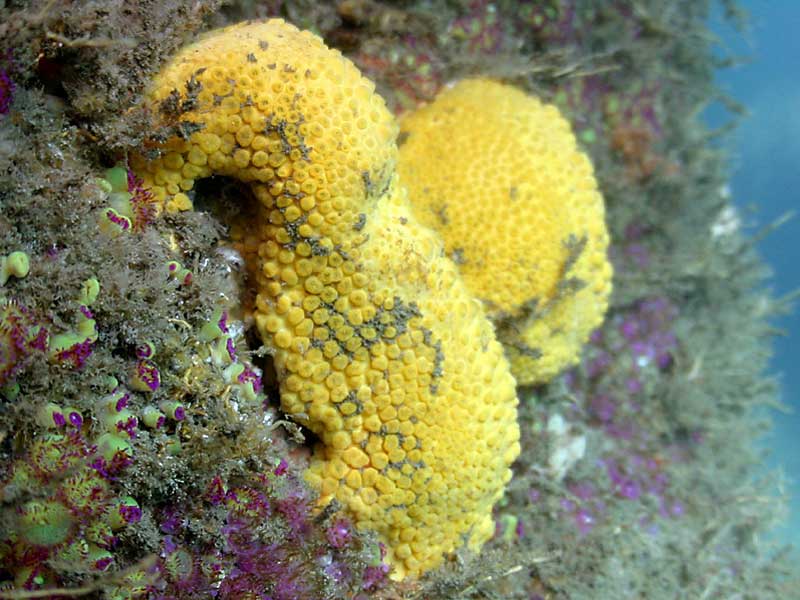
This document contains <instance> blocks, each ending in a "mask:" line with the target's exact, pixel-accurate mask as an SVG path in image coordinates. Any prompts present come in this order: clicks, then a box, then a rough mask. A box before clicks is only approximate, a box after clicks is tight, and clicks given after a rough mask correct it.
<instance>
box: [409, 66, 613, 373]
mask: <svg viewBox="0 0 800 600" xmlns="http://www.w3.org/2000/svg"><path fill="white" fill-rule="evenodd" d="M401 140H402V143H401V145H400V161H399V165H398V171H399V173H400V176H401V178H402V180H403V181H404V182H405V183H406V185H407V186H408V190H409V195H410V198H411V200H412V204H413V210H414V213H415V215H416V216H417V218H418V219H419V220H420V221H421V222H422V223H423V224H425V225H428V226H430V227H433V228H435V229H436V230H437V231H438V232H439V233H440V234H441V235H442V237H443V238H444V243H445V248H446V250H447V253H448V255H449V256H450V257H451V258H452V259H453V260H454V261H455V262H456V263H458V265H459V267H460V271H461V274H462V275H463V277H464V279H465V281H466V283H467V286H468V287H469V288H470V290H472V292H473V293H474V294H475V295H476V296H477V297H479V298H480V299H482V300H483V301H484V303H485V305H486V307H487V310H488V312H489V314H490V316H491V317H492V319H493V320H494V321H495V324H496V326H497V328H498V336H499V338H500V340H501V341H502V342H503V344H504V345H505V347H506V352H507V354H508V357H509V359H510V361H511V366H512V372H513V373H514V375H515V377H516V378H517V380H518V381H519V383H522V384H531V383H540V382H544V381H547V380H548V379H550V378H551V377H553V376H554V375H556V374H557V373H558V372H559V371H560V370H562V369H563V368H565V367H567V366H570V365H572V364H574V363H575V362H576V361H577V360H578V356H579V352H580V348H581V346H582V345H583V344H584V343H585V341H586V340H587V339H588V336H589V334H590V333H591V331H592V330H593V329H594V328H595V327H597V326H598V325H600V323H601V322H602V319H603V315H604V314H605V311H606V307H607V304H608V297H609V294H610V291H611V275H612V270H611V265H610V263H609V261H608V260H607V258H606V249H607V246H608V234H607V231H606V226H605V220H604V206H603V199H602V197H601V195H600V193H599V192H598V191H597V184H596V182H595V179H594V174H593V170H592V165H591V163H590V161H589V159H588V158H587V157H586V155H585V154H583V152H581V151H580V149H579V148H578V146H577V142H576V140H575V136H574V135H573V134H572V131H571V129H570V126H569V123H568V122H567V121H566V120H565V119H564V118H563V117H562V116H561V114H560V113H559V112H558V109H556V108H555V107H554V106H550V105H546V104H543V103H542V102H540V101H539V100H538V99H536V98H534V97H530V96H528V95H526V94H525V93H524V92H522V91H520V90H518V89H516V88H514V87H511V86H507V85H503V84H500V83H497V82H494V81H490V80H486V79H471V80H465V81H461V82H460V83H458V84H456V85H455V86H453V87H451V88H450V89H446V90H445V91H443V92H442V93H441V94H440V95H439V96H438V97H437V98H436V100H435V101H434V102H433V103H432V104H430V105H428V106H425V107H423V108H421V109H419V110H417V111H416V112H414V113H410V114H408V115H407V116H405V117H404V119H403V120H402V122H401Z"/></svg>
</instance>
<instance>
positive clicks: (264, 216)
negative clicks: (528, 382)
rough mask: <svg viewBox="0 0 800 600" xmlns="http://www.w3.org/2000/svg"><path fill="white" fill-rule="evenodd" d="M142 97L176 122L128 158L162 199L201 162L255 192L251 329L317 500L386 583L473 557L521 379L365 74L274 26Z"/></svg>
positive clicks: (514, 437) (246, 241)
mask: <svg viewBox="0 0 800 600" xmlns="http://www.w3.org/2000/svg"><path fill="white" fill-rule="evenodd" d="M151 106H152V107H153V110H154V112H156V113H157V114H159V115H160V116H161V118H162V119H163V121H164V123H165V125H169V126H171V127H173V128H177V131H178V132H180V131H184V132H187V135H186V136H185V139H182V138H181V137H180V135H178V136H174V137H170V138H168V139H167V140H166V141H165V142H164V143H163V144H160V145H158V146H157V148H156V149H157V150H159V151H161V155H160V156H158V157H155V158H146V157H144V156H139V157H137V158H135V159H134V164H135V165H136V170H137V173H138V174H139V175H140V176H142V177H144V178H145V179H146V181H147V182H148V183H149V184H150V185H151V186H153V188H154V189H155V190H156V195H157V197H158V199H159V201H160V202H161V203H162V205H163V206H165V207H166V209H167V210H178V209H183V208H186V207H188V206H190V202H189V195H188V194H187V191H189V190H191V188H192V186H193V185H194V181H195V180H196V179H197V178H200V177H205V176H207V175H211V174H215V175H227V176H230V177H233V178H236V179H237V180H239V181H242V182H246V183H249V187H250V190H251V191H252V194H253V196H254V197H255V199H256V204H257V207H256V209H255V212H256V218H255V219H253V220H252V222H251V223H249V225H248V226H246V227H243V228H242V229H243V232H242V233H241V236H242V239H240V243H241V245H242V247H243V248H244V250H245V255H246V257H247V260H248V261H250V263H251V264H250V265H249V267H250V271H251V272H253V273H255V279H256V286H257V289H258V295H257V298H256V302H255V311H256V315H255V321H256V325H257V328H258V330H259V333H260V335H261V337H262V339H263V341H264V343H265V344H266V345H267V346H268V347H269V348H270V349H271V350H272V353H273V357H274V362H275V368H276V371H277V374H278V379H279V383H280V392H281V404H282V408H283V410H284V411H285V412H286V413H287V414H289V415H291V416H292V417H293V418H294V419H295V420H296V421H298V422H299V423H302V424H304V425H306V426H307V427H308V428H309V429H311V430H312V431H313V432H314V433H316V434H317V435H318V436H319V439H320V444H319V445H318V447H317V448H316V449H315V451H314V455H313V458H312V462H311V466H310V467H309V469H308V471H307V473H306V477H307V480H308V481H309V482H310V483H311V484H312V485H313V486H314V487H316V489H318V490H319V492H320V496H321V501H322V502H323V503H324V502H328V501H329V500H331V499H333V498H336V499H337V500H338V501H339V502H340V503H341V504H342V505H343V506H344V507H345V508H346V509H347V510H348V511H349V512H350V514H351V515H352V517H353V519H354V520H355V522H356V524H357V526H358V527H359V528H361V529H372V530H375V531H377V532H378V534H379V536H380V538H381V539H382V541H383V542H384V543H385V544H386V547H387V553H388V559H389V560H390V562H391V564H392V565H393V567H394V571H393V577H395V578H402V577H404V576H406V575H411V576H417V575H419V574H420V573H423V572H425V571H426V570H428V569H431V568H433V567H435V566H436V565H437V564H439V563H440V562H441V560H442V556H443V554H444V553H446V552H449V551H451V550H454V549H455V548H457V547H459V546H460V545H462V544H463V543H464V541H465V540H466V541H467V543H468V544H469V545H470V546H471V547H472V548H473V549H475V550H477V549H479V548H480V546H481V545H482V544H483V543H484V542H485V541H486V540H487V539H489V537H491V535H492V533H493V525H492V517H491V510H492V505H493V504H494V503H495V502H496V501H497V500H498V499H500V497H501V496H502V494H503V489H504V486H505V484H506V482H508V480H509V479H510V477H511V470H510V468H509V467H510V465H511V462H512V461H513V460H514V459H515V458H516V457H517V455H518V454H519V430H518V427H517V423H516V404H517V399H516V395H515V389H514V380H513V377H512V376H511V374H510V370H509V366H508V363H507V361H506V359H505V358H504V356H503V350H502V347H501V346H500V344H499V343H498V342H497V341H496V339H495V337H494V332H493V328H492V325H491V323H490V322H489V320H488V319H487V318H486V316H485V313H484V311H483V308H482V306H481V304H480V302H479V301H477V300H475V299H474V298H473V297H472V295H471V294H470V293H469V291H468V289H467V287H466V286H465V285H464V282H463V280H462V279H461V277H460V276H459V274H458V270H457V267H456V265H455V264H454V263H453V262H452V261H451V260H449V259H448V258H447V257H446V256H445V254H444V251H443V248H442V245H441V241H440V240H439V237H438V236H437V235H436V234H435V232H433V231H432V230H430V229H428V228H426V227H424V226H422V225H420V224H419V223H418V222H417V220H416V219H415V218H414V217H413V215H412V214H411V209H410V206H409V204H408V200H407V194H406V191H405V188H403V187H402V185H401V184H400V182H399V180H398V177H397V175H396V174H395V173H394V171H395V160H396V153H397V148H396V144H395V134H396V131H397V126H396V124H395V121H394V119H393V118H392V116H391V115H390V114H389V112H388V111H387V110H386V108H385V105H384V103H383V101H382V100H381V98H380V97H379V96H377V95H376V94H375V93H374V86H373V84H372V83H370V82H369V81H367V80H366V79H364V78H363V77H362V76H361V75H360V73H359V72H358V71H357V69H356V68H355V67H354V66H353V65H352V64H351V63H350V62H349V61H347V60H346V59H344V58H343V57H342V56H341V54H339V53H338V52H336V51H334V50H330V49H328V48H326V47H325V45H324V44H323V43H322V41H321V40H319V38H317V37H316V36H314V35H312V34H310V33H306V32H301V31H298V30H297V29H296V28H294V27H293V26H291V25H288V24H287V23H285V22H283V21H280V20H271V21H267V22H264V23H248V24H242V25H237V26H234V27H229V28H227V29H224V30H220V31H217V32H212V33H211V34H209V35H207V36H206V37H204V38H203V39H201V40H200V41H199V42H198V43H196V44H194V45H192V46H190V47H188V48H186V49H185V50H183V51H182V52H181V53H179V54H178V56H177V57H175V58H174V59H173V60H172V62H170V64H168V65H167V66H166V67H165V69H164V70H163V72H162V73H161V74H160V75H159V76H158V78H157V79H156V81H155V83H154V86H153V91H152V93H151ZM175 107H178V109H177V111H176V109H175ZM253 263H255V264H253Z"/></svg>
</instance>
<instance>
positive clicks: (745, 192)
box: [705, 0, 800, 551]
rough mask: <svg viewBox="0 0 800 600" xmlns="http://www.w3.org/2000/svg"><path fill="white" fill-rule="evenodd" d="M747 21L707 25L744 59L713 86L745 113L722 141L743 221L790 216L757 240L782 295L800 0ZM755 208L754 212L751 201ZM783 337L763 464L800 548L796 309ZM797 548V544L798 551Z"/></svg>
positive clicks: (797, 241)
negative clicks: (782, 481) (776, 480)
mask: <svg viewBox="0 0 800 600" xmlns="http://www.w3.org/2000/svg"><path fill="white" fill-rule="evenodd" d="M741 6H743V7H744V8H745V9H746V10H747V11H748V12H749V13H750V19H751V24H750V27H749V28H748V29H747V30H746V31H745V32H744V33H743V34H741V33H738V32H736V31H735V30H734V29H732V28H731V27H730V26H729V25H727V24H725V23H724V22H723V20H722V18H721V16H720V14H717V15H715V16H714V18H713V19H712V23H711V26H712V30H713V31H714V32H715V33H716V34H717V35H718V36H719V37H720V46H719V49H718V51H717V54H720V55H721V54H730V53H733V54H735V55H737V56H741V57H748V58H749V62H748V63H746V64H743V65H741V66H737V67H734V68H731V69H724V70H722V71H720V72H719V73H718V75H717V79H716V80H717V84H718V85H719V87H720V88H722V89H723V90H724V91H725V92H727V93H728V94H730V95H731V96H733V97H734V98H735V99H737V100H738V101H740V102H741V103H743V104H744V105H745V106H746V107H747V110H748V111H749V115H748V117H747V118H746V120H745V121H744V122H743V123H742V124H741V126H740V127H739V128H738V130H737V131H736V132H735V133H734V134H733V136H732V137H730V138H728V139H726V140H725V141H724V142H723V143H724V145H725V146H726V147H727V148H728V149H729V150H730V151H731V163H730V166H731V175H732V180H731V192H732V195H733V199H734V201H735V203H736V205H737V206H738V207H740V208H741V209H742V213H741V214H742V217H743V220H744V222H745V223H746V224H749V225H755V226H763V225H766V224H768V223H771V222H773V221H775V220H776V219H778V218H779V217H780V216H781V215H783V214H785V213H786V212H788V211H792V210H798V215H797V216H795V218H793V219H792V220H791V221H789V222H788V223H786V224H785V225H783V226H782V227H780V228H779V229H778V230H776V231H774V232H773V233H771V234H770V235H769V236H768V237H767V238H766V239H764V241H762V242H761V243H760V245H759V250H760V251H761V253H762V256H764V258H765V259H766V261H767V262H768V263H769V264H770V266H771V267H772V269H773V270H774V272H775V275H774V278H773V280H772V286H773V289H774V292H775V295H776V296H778V297H780V296H783V295H785V294H788V293H789V292H791V291H793V290H796V289H797V288H799V287H800V203H799V202H798V198H800V69H798V62H800V2H798V0H748V1H746V2H741ZM705 116H706V118H707V121H708V123H709V124H711V125H712V126H718V125H720V124H721V123H723V122H725V121H726V120H728V119H729V118H730V114H729V113H726V111H725V110H724V109H723V108H722V107H721V106H719V105H715V106H712V107H710V108H709V109H708V110H707V111H706V113H705ZM754 205H756V206H757V212H755V213H754V212H753V210H752V207H753V206H754ZM774 323H775V325H776V326H777V327H779V328H780V329H783V330H785V331H786V333H787V335H786V336H785V337H778V338H777V339H776V340H775V355H774V358H773V360H772V365H771V366H772V371H773V372H775V373H779V374H780V376H781V400H782V402H783V403H784V404H786V405H787V406H788V407H790V408H791V409H792V411H793V412H792V414H783V413H778V412H774V411H773V412H772V418H773V420H774V422H775V429H774V432H773V433H772V434H771V435H770V436H769V437H768V438H767V439H766V440H764V442H765V443H764V446H765V447H766V448H768V449H769V456H768V458H767V461H766V466H767V467H768V468H781V469H782V470H783V472H784V473H785V474H786V476H787V478H788V481H787V485H786V486H785V491H786V493H788V494H789V495H790V496H791V503H790V515H789V520H788V523H787V524H786V525H785V526H782V527H780V528H779V529H778V530H777V531H776V538H777V539H778V540H780V541H784V542H792V543H793V544H794V545H795V548H796V549H797V547H798V546H800V369H798V361H797V358H798V355H799V354H800V314H798V311H797V310H795V311H794V312H793V314H791V315H788V316H784V317H781V318H778V319H775V320H774ZM796 551H797V550H796Z"/></svg>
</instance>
